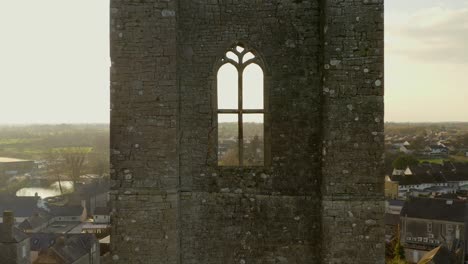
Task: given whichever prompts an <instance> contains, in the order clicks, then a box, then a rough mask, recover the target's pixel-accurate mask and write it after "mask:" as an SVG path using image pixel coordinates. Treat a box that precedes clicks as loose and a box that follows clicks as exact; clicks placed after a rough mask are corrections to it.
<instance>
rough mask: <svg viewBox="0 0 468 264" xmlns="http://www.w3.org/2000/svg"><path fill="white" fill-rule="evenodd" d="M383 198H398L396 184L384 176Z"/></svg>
mask: <svg viewBox="0 0 468 264" xmlns="http://www.w3.org/2000/svg"><path fill="white" fill-rule="evenodd" d="M385 197H386V198H388V199H396V198H398V182H394V181H392V179H391V178H390V176H388V175H387V176H385Z"/></svg>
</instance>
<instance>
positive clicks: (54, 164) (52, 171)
mask: <svg viewBox="0 0 468 264" xmlns="http://www.w3.org/2000/svg"><path fill="white" fill-rule="evenodd" d="M44 158H45V161H46V163H47V175H48V177H50V178H51V179H52V180H56V181H57V182H58V186H59V189H60V194H63V189H62V181H61V178H60V174H62V173H63V164H62V163H63V161H62V160H61V158H60V153H59V152H58V151H56V150H54V149H49V150H48V151H47V152H46V153H45V154H44Z"/></svg>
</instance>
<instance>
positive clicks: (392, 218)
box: [385, 214, 400, 226]
mask: <svg viewBox="0 0 468 264" xmlns="http://www.w3.org/2000/svg"><path fill="white" fill-rule="evenodd" d="M398 224H400V215H397V214H385V225H390V226H397V225H398Z"/></svg>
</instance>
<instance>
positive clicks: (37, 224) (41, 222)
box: [18, 212, 53, 233]
mask: <svg viewBox="0 0 468 264" xmlns="http://www.w3.org/2000/svg"><path fill="white" fill-rule="evenodd" d="M52 220H53V218H52V216H51V215H49V214H47V213H44V212H41V213H39V212H35V213H34V214H33V215H32V216H30V217H28V218H27V219H25V220H24V221H23V222H22V223H21V224H19V225H18V228H19V229H20V230H22V231H23V232H25V233H36V232H39V231H41V230H42V229H44V228H46V227H47V226H48V225H49V224H50V223H51V222H52Z"/></svg>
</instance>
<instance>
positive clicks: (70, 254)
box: [52, 234, 98, 263]
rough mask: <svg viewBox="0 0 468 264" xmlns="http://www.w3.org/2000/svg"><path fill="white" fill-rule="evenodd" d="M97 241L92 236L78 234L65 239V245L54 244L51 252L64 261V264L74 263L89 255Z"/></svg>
mask: <svg viewBox="0 0 468 264" xmlns="http://www.w3.org/2000/svg"><path fill="white" fill-rule="evenodd" d="M96 243H98V240H97V239H96V237H95V236H94V235H93V234H78V235H74V236H71V237H67V238H66V240H65V244H64V245H61V244H55V246H54V247H52V250H53V251H55V252H57V254H58V255H59V256H60V257H61V258H62V259H63V260H64V262H65V263H74V262H75V261H77V260H78V259H79V258H81V257H82V256H83V255H86V254H88V253H90V251H91V248H92V246H93V245H94V244H96Z"/></svg>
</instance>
